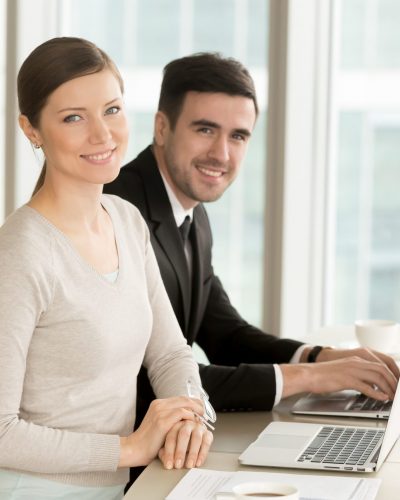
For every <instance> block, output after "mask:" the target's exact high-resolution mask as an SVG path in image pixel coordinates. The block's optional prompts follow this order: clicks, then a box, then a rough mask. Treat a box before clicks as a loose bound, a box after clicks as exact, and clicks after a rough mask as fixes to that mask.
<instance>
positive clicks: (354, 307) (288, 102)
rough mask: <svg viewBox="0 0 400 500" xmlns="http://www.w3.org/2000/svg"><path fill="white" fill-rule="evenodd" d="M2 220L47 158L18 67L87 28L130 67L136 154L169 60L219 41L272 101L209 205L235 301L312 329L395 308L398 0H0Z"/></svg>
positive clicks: (399, 263)
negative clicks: (229, 180) (228, 181)
mask: <svg viewBox="0 0 400 500" xmlns="http://www.w3.org/2000/svg"><path fill="white" fill-rule="evenodd" d="M0 20H1V21H0V23H1V24H0V38H1V43H0V92H1V94H2V96H3V98H2V99H1V101H0V137H1V139H0V155H1V158H2V159H3V161H2V162H0V222H2V221H3V220H4V218H5V217H6V216H7V215H8V214H9V213H10V212H11V211H12V210H14V209H15V208H16V207H18V206H20V205H21V204H23V203H25V202H26V201H27V200H28V199H29V196H30V193H31V191H32V188H33V185H34V183H35V180H36V178H37V176H38V174H39V171H40V167H41V163H42V158H40V156H39V155H38V154H37V153H35V152H34V151H32V149H31V148H30V147H29V144H28V143H27V141H26V139H25V138H24V137H23V136H22V134H21V133H20V132H19V130H18V126H17V116H18V112H17V103H16V90H15V78H16V74H17V71H18V68H19V66H20V64H21V63H22V61H23V60H24V58H25V57H26V56H27V55H28V54H29V52H30V51H31V50H32V49H33V48H34V47H35V46H37V45H38V44H39V43H41V42H43V41H44V40H46V39H48V38H51V37H53V36H64V35H68V36H79V37H84V38H87V39H89V40H91V41H93V42H95V43H96V44H98V45H99V46H100V47H101V48H102V49H104V50H105V51H106V52H108V54H109V55H110V56H111V57H112V58H113V59H114V61H115V62H116V63H117V65H118V66H119V68H120V70H121V73H122V75H123V78H124V80H125V88H126V93H125V98H126V103H127V107H128V111H129V121H130V127H131V137H130V145H129V151H128V154H127V157H126V161H129V160H130V159H132V158H133V157H134V156H136V155H137V154H138V153H139V152H140V151H141V150H142V149H143V148H144V147H146V146H147V145H148V144H149V143H150V142H151V140H152V128H153V116H154V113H155V111H156V106H157V101H158V94H159V86H160V82H161V76H162V68H163V66H164V65H165V64H166V63H168V62H169V61H170V60H172V59H175V58H177V57H180V56H183V55H187V54H190V53H192V52H199V51H218V52H221V53H222V54H223V55H225V56H233V57H235V58H238V59H239V60H240V61H242V62H243V63H244V64H245V65H246V66H247V67H248V68H249V70H250V72H251V74H252V76H253V78H254V80H255V83H256V88H257V92H258V98H259V101H260V108H261V113H260V116H259V119H258V123H257V126H256V129H255V133H254V135H253V137H252V139H251V142H250V148H249V152H248V154H247V157H246V161H245V162H244V165H243V167H242V171H241V173H240V175H239V177H238V179H237V180H236V181H235V183H234V184H233V185H232V187H231V188H229V190H228V191H227V192H226V194H225V195H224V196H223V197H222V198H221V199H220V200H219V201H218V202H215V203H212V204H208V206H207V210H208V213H209V215H210V218H211V223H212V226H213V230H214V267H215V271H216V273H217V274H218V275H219V276H220V277H221V279H222V281H223V283H224V285H225V288H226V289H227V291H228V292H229V295H230V298H231V300H232V302H233V304H234V305H235V306H236V307H237V308H238V310H239V311H240V313H241V314H242V315H243V316H244V317H245V318H246V319H247V320H248V321H250V322H253V323H255V324H257V325H260V326H263V327H264V328H266V329H267V330H268V331H270V332H271V333H275V334H277V335H281V336H290V337H294V338H295V337H297V338H302V337H304V336H305V335H306V334H307V333H308V332H311V331H313V330H315V329H317V328H319V327H320V326H322V325H327V324H331V325H332V324H347V323H352V322H353V321H354V320H355V319H359V318H364V319H365V318H385V319H394V320H400V196H399V193H398V191H399V189H400V91H399V89H400V30H399V28H398V26H399V21H400V2H399V1H398V0H301V1H296V0H269V1H268V0H201V1H199V0H35V2H32V1H31V0H0Z"/></svg>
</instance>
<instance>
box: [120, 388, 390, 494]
mask: <svg viewBox="0 0 400 500" xmlns="http://www.w3.org/2000/svg"><path fill="white" fill-rule="evenodd" d="M295 399H296V397H293V398H288V399H287V400H285V401H284V402H282V403H281V404H280V405H278V406H277V408H276V409H274V410H273V411H272V412H248V413H246V412H244V413H239V412H237V413H219V414H218V420H217V425H216V430H215V432H214V443H213V446H212V451H211V452H210V454H209V456H208V458H207V461H206V463H205V464H204V466H203V467H204V468H205V469H215V470H231V471H236V470H252V471H257V470H262V471H267V470H268V471H270V472H285V473H291V472H292V473H294V474H322V475H325V474H327V475H330V474H341V473H340V472H339V473H338V472H337V471H335V472H329V471H326V472H325V471H306V470H301V469H280V468H275V467H262V468H258V467H250V466H242V465H240V464H239V462H238V456H239V454H240V453H241V452H242V451H243V450H244V449H245V448H246V447H247V446H248V445H249V444H250V443H251V442H252V441H254V439H255V438H256V437H257V435H258V434H259V433H260V432H261V431H262V429H263V428H264V427H265V426H266V425H267V424H268V423H269V422H271V421H272V420H275V421H276V420H282V421H290V420H293V421H296V422H321V420H322V421H324V422H327V423H338V424H344V423H345V424H346V425H362V426H372V427H382V426H385V425H386V423H385V422H383V421H378V420H373V419H355V418H353V419H350V418H349V419H348V418H335V419H332V418H328V417H324V418H323V417H320V418H318V417H304V416H303V417H301V416H294V415H291V414H290V412H289V410H288V409H289V408H290V407H291V405H292V404H293V402H294V401H295ZM186 472H187V470H185V469H183V470H171V471H167V470H165V469H164V468H163V467H162V465H161V463H160V462H159V461H158V460H154V461H153V462H152V463H151V464H150V465H149V466H148V467H147V468H146V469H145V471H144V472H143V473H142V474H141V475H140V477H139V478H138V479H137V480H136V481H135V483H134V484H133V485H132V487H131V488H130V490H129V491H128V493H127V494H126V495H125V500H142V499H148V500H150V499H151V500H162V499H165V497H166V496H167V495H168V493H169V492H170V491H171V490H172V488H173V487H174V486H175V485H176V484H177V483H178V482H179V480H180V479H181V478H182V477H183V476H184V475H185V474H186ZM345 474H346V475H348V474H349V475H350V476H355V477H359V476H360V475H359V474H355V473H345ZM363 477H380V478H382V479H383V481H382V485H381V487H380V489H379V493H378V496H377V500H399V498H400V463H399V462H397V463H393V462H388V461H387V462H385V464H384V465H383V466H382V468H381V469H380V471H379V472H377V473H373V474H365V475H363Z"/></svg>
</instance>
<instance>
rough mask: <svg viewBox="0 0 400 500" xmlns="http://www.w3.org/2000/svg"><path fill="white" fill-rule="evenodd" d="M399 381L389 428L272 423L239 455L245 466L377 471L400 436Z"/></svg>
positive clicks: (388, 422) (387, 426)
mask: <svg viewBox="0 0 400 500" xmlns="http://www.w3.org/2000/svg"><path fill="white" fill-rule="evenodd" d="M399 388H400V384H399V385H398V386H397V390H396V394H395V397H394V400H393V405H392V411H391V412H390V416H389V419H388V421H387V425H386V428H382V427H379V428H378V427H358V426H357V427H356V426H344V425H343V426H338V425H326V424H311V423H297V422H272V423H270V424H269V425H268V426H267V427H266V428H265V429H264V430H263V431H262V432H261V434H260V435H259V436H258V438H257V439H256V441H254V443H252V444H251V445H250V446H249V447H248V448H246V450H245V451H244V452H243V453H242V454H241V455H240V457H239V461H240V462H241V463H242V464H244V465H260V466H268V467H289V468H299V469H316V470H334V471H352V472H375V471H377V470H379V469H380V467H381V465H382V464H383V462H384V460H385V459H386V457H387V455H388V454H389V452H390V450H391V449H392V447H393V445H394V443H395V442H396V441H397V438H398V437H399V435H400V389H399Z"/></svg>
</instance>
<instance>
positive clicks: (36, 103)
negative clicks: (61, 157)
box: [17, 37, 123, 196]
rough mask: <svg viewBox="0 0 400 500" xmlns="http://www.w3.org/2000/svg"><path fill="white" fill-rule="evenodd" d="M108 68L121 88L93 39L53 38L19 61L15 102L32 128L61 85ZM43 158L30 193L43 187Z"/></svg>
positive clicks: (116, 74)
mask: <svg viewBox="0 0 400 500" xmlns="http://www.w3.org/2000/svg"><path fill="white" fill-rule="evenodd" d="M103 69H109V70H110V71H112V73H113V74H114V75H115V77H116V78H117V80H118V82H119V84H120V87H121V90H122V91H123V81H122V78H121V75H120V73H119V71H118V68H117V67H116V65H115V64H114V62H113V61H112V60H111V59H110V57H109V56H108V55H107V54H106V53H105V52H104V51H103V50H101V49H99V48H98V47H97V46H96V45H95V44H94V43H92V42H89V41H88V40H84V39H82V38H74V37H59V38H52V39H51V40H48V41H47V42H44V43H42V44H41V45H39V46H38V47H36V49H34V50H33V51H32V52H31V53H30V54H29V56H28V57H27V58H26V59H25V61H24V63H23V64H22V66H21V68H20V70H19V73H18V78H17V88H18V103H19V110H20V113H21V115H25V116H26V117H27V118H28V120H29V122H30V124H31V125H32V126H33V127H34V128H38V127H39V124H40V113H41V111H42V109H43V108H44V106H45V105H46V103H47V100H48V98H49V96H50V94H52V92H54V91H55V90H56V89H57V88H58V87H59V86H60V85H62V84H63V83H65V82H68V81H69V80H73V79H74V78H78V77H80V76H85V75H90V74H93V73H98V72H99V71H102V70H103ZM45 175H46V161H45V162H44V165H43V167H42V171H41V173H40V176H39V179H38V181H37V183H36V186H35V189H34V191H33V194H32V196H33V195H34V194H36V193H37V191H38V190H39V189H40V188H41V187H42V185H43V182H44V178H45Z"/></svg>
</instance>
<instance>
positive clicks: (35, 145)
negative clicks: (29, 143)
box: [33, 142, 42, 149]
mask: <svg viewBox="0 0 400 500" xmlns="http://www.w3.org/2000/svg"><path fill="white" fill-rule="evenodd" d="M33 147H34V148H35V149H40V148H41V147H42V146H41V145H40V144H36V142H34V143H33Z"/></svg>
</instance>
